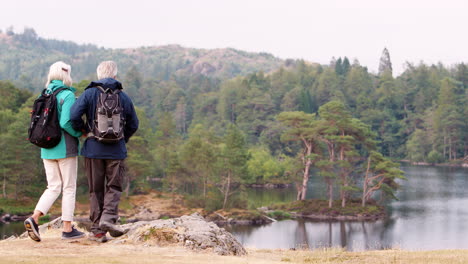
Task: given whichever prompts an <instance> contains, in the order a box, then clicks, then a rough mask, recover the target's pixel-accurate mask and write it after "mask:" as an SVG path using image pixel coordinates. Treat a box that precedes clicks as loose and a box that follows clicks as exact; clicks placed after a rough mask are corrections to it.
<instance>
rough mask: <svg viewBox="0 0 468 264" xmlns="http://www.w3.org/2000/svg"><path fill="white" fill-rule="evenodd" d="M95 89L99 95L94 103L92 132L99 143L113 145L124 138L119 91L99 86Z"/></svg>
mask: <svg viewBox="0 0 468 264" xmlns="http://www.w3.org/2000/svg"><path fill="white" fill-rule="evenodd" d="M97 88H98V89H99V91H100V92H101V93H100V94H99V96H98V99H97V103H96V112H95V113H96V114H95V117H94V126H93V129H92V132H93V134H94V138H96V139H97V140H98V141H99V142H102V143H105V144H114V143H117V142H119V141H120V140H121V139H122V138H124V133H123V129H124V125H125V120H124V118H123V109H122V106H121V104H120V97H119V93H120V89H115V90H112V89H109V88H108V89H104V88H103V87H101V86H97Z"/></svg>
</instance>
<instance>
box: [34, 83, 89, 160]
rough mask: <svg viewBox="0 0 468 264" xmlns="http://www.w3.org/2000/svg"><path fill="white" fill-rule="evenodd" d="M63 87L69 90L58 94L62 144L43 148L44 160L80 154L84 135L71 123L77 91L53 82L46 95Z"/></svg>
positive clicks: (42, 156)
mask: <svg viewBox="0 0 468 264" xmlns="http://www.w3.org/2000/svg"><path fill="white" fill-rule="evenodd" d="M62 87H65V88H67V89H66V90H62V91H61V92H59V93H58V94H57V108H58V109H57V110H58V112H57V114H58V117H59V122H60V127H61V128H62V138H61V139H60V143H59V144H58V145H57V146H55V147H53V148H49V149H45V148H41V158H43V159H63V158H69V157H76V156H78V154H79V153H78V143H79V141H78V138H79V137H80V136H81V134H82V133H81V132H80V131H76V130H74V129H73V128H72V126H71V122H70V108H71V107H72V105H73V103H74V102H75V100H76V99H75V91H76V89H75V88H73V87H68V86H66V85H65V84H63V82H62V81H58V80H53V81H51V82H50V84H49V85H48V86H47V91H46V93H52V92H54V91H55V90H57V89H59V88H62Z"/></svg>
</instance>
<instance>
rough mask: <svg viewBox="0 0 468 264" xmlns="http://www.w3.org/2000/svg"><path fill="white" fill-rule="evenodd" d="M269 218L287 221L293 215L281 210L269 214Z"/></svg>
mask: <svg viewBox="0 0 468 264" xmlns="http://www.w3.org/2000/svg"><path fill="white" fill-rule="evenodd" d="M267 215H268V216H269V217H271V218H273V219H276V220H285V219H291V214H290V213H288V212H284V211H281V210H276V211H273V212H269V213H268V214H267Z"/></svg>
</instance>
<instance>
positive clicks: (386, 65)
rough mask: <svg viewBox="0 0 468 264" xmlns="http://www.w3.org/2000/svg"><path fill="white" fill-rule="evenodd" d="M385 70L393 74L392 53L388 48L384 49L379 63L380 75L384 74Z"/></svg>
mask: <svg viewBox="0 0 468 264" xmlns="http://www.w3.org/2000/svg"><path fill="white" fill-rule="evenodd" d="M385 72H387V73H388V74H390V75H392V73H393V69H392V62H391V60H390V53H389V52H388V50H387V48H384V49H383V51H382V55H381V56H380V63H379V75H382V74H383V73H385Z"/></svg>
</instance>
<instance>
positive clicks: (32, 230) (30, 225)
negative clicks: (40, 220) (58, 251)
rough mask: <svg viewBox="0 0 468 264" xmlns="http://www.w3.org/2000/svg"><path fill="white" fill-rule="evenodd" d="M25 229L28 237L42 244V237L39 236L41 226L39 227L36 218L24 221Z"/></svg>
mask: <svg viewBox="0 0 468 264" xmlns="http://www.w3.org/2000/svg"><path fill="white" fill-rule="evenodd" d="M24 228H26V231H27V232H28V236H29V237H30V238H31V239H32V240H34V241H36V242H41V235H39V226H37V224H36V221H34V218H32V217H28V219H26V220H24Z"/></svg>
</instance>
